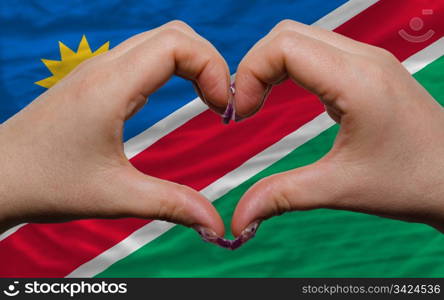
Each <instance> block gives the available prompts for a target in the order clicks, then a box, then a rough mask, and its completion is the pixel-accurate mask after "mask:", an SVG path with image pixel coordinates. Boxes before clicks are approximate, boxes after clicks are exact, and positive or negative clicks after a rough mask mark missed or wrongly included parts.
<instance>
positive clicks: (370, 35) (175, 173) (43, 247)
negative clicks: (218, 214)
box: [0, 0, 444, 277]
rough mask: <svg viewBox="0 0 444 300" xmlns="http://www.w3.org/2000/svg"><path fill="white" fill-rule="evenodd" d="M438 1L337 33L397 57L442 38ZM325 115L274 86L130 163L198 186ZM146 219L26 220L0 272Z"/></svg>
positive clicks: (61, 254)
mask: <svg viewBox="0 0 444 300" xmlns="http://www.w3.org/2000/svg"><path fill="white" fill-rule="evenodd" d="M438 2H440V1H432V0H429V1H426V0H424V1H393V0H383V1H381V2H378V3H377V4H375V5H374V6H372V7H370V8H369V9H367V10H366V11H364V12H362V13H361V14H359V15H358V16H356V17H354V18H353V19H351V20H350V21H348V22H347V23H345V24H344V25H342V26H340V27H339V28H338V29H337V30H336V31H337V32H340V33H342V34H344V35H347V36H350V37H353V38H355V39H357V40H361V41H364V42H367V43H371V44H374V45H377V46H381V47H384V48H386V49H388V50H390V51H391V52H393V53H394V54H395V55H396V56H397V57H398V58H399V59H400V60H403V59H405V58H407V57H408V56H410V55H412V54H414V53H415V52H417V51H419V50H421V49H423V48H424V47H426V46H427V45H429V44H431V43H432V42H434V41H435V40H437V39H438V38H439V37H441V36H442V35H443V29H442V28H444V20H443V19H444V18H443V12H444V4H438ZM424 8H426V9H433V10H434V14H433V15H431V16H424V18H423V19H424V20H425V24H426V26H428V27H429V28H431V29H433V30H435V31H436V33H435V35H434V36H433V37H432V38H431V39H429V40H427V41H426V42H423V43H410V42H407V41H405V40H403V39H402V38H401V37H400V36H399V35H398V33H397V32H398V30H399V29H401V28H406V30H408V24H409V21H410V19H411V18H412V17H414V16H420V15H421V12H422V9H424ZM321 112H322V106H321V105H320V104H319V102H318V101H317V99H316V97H315V96H313V95H310V94H308V93H307V92H305V91H303V90H302V89H301V88H299V87H298V86H296V85H294V84H293V83H291V82H285V83H284V84H282V85H280V86H279V87H277V88H275V89H273V92H272V94H271V95H270V98H269V99H268V101H267V104H266V106H265V107H264V108H263V110H262V111H261V112H260V113H259V114H258V115H257V116H256V117H254V118H253V119H251V120H248V121H246V122H242V123H240V124H236V125H229V126H223V125H221V124H220V120H219V118H218V117H217V116H215V115H214V114H212V113H210V112H208V111H207V112H204V113H202V114H200V115H198V116H196V117H195V118H193V119H192V120H191V121H189V122H188V123H186V124H184V125H183V126H182V127H180V128H178V129H177V130H176V131H174V132H172V133H171V134H169V135H167V136H166V137H164V138H162V139H161V140H159V141H158V142H156V143H155V144H153V145H152V146H151V147H150V148H148V149H146V150H145V151H143V152H142V153H140V154H139V155H137V156H136V157H134V158H133V159H132V160H131V161H132V163H133V164H134V165H135V166H136V167H137V168H138V169H140V170H142V171H143V172H145V173H147V174H150V175H154V176H158V177H161V178H164V179H169V180H173V181H176V182H180V183H183V184H187V185H189V186H191V187H194V188H196V189H202V188H203V187H205V186H207V185H208V184H210V183H211V182H213V181H214V180H215V179H217V178H219V177H221V176H223V175H224V174H226V173H227V172H229V171H231V170H232V169H234V168H236V167H237V166H239V165H241V164H242V163H243V162H245V161H246V160H247V159H248V158H250V157H251V156H253V155H255V154H257V153H259V152H260V151H262V150H263V149H265V148H267V147H268V146H270V145H272V144H273V143H275V142H276V141H278V140H280V139H281V138H283V137H284V136H285V135H287V134H289V133H290V132H293V131H294V130H296V129H297V128H299V127H300V126H301V125H303V124H304V123H306V122H307V121H309V120H311V119H312V118H314V117H315V116H316V115H318V114H319V113H321ZM147 222H148V221H146V220H136V219H125V220H84V221H76V222H69V223H63V224H52V225H43V224H40V225H35V224H29V225H26V226H24V227H22V228H21V229H20V230H19V231H17V232H16V233H15V234H13V235H11V236H10V237H8V238H6V239H5V240H3V241H2V242H0V266H1V269H0V276H3V277H49V276H53V277H59V276H65V275H67V274H69V273H70V272H71V271H72V270H74V269H75V268H77V267H78V266H80V265H81V264H83V263H85V262H87V261H88V260H90V259H92V258H93V257H95V256H97V255H98V254H100V253H101V252H103V251H104V250H106V249H108V248H109V247H111V246H113V245H114V244H116V243H118V242H119V241H121V240H122V239H124V238H125V237H127V236H128V235H129V234H130V233H131V232H133V231H134V230H136V229H137V228H139V227H141V226H142V225H144V224H146V223H147Z"/></svg>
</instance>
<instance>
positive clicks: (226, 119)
mask: <svg viewBox="0 0 444 300" xmlns="http://www.w3.org/2000/svg"><path fill="white" fill-rule="evenodd" d="M235 92H236V90H235V87H234V82H233V83H231V85H230V98H229V99H228V104H227V108H226V109H225V112H224V113H223V115H222V122H223V123H224V124H228V123H230V120H234V119H235V116H236V108H235V105H234V94H235Z"/></svg>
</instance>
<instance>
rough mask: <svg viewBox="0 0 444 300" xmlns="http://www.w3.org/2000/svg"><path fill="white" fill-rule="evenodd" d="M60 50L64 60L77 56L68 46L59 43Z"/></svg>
mask: <svg viewBox="0 0 444 300" xmlns="http://www.w3.org/2000/svg"><path fill="white" fill-rule="evenodd" d="M59 48H60V56H61V58H62V60H66V59H68V58H70V57H72V56H74V55H75V54H76V53H75V52H74V51H72V50H71V49H70V48H69V47H68V46H66V45H65V44H63V43H62V42H59Z"/></svg>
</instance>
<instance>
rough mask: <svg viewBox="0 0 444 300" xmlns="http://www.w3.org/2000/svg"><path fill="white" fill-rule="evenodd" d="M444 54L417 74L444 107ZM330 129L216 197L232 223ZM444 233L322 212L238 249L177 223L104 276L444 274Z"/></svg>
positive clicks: (266, 225) (272, 228)
mask: <svg viewBox="0 0 444 300" xmlns="http://www.w3.org/2000/svg"><path fill="white" fill-rule="evenodd" d="M443 70H444V57H441V58H440V59H439V60H437V61H435V62H434V63H433V64H431V65H429V66H427V67H426V68H424V69H423V70H421V71H420V72H418V73H417V74H415V78H416V79H417V80H418V81H419V82H420V83H421V84H422V85H423V86H424V87H425V88H427V90H428V91H429V92H430V93H431V94H432V95H433V96H434V97H435V99H437V100H438V101H439V102H440V103H441V104H442V105H444V81H443V80H442V74H443ZM337 131H338V126H333V127H332V128H330V129H328V130H326V131H324V132H323V133H321V134H320V135H319V136H317V137H316V138H314V139H312V140H311V141H309V142H307V143H305V144H304V145H302V146H300V147H299V148H297V149H296V150H294V151H293V152H291V153H290V154H289V155H287V156H286V157H284V158H282V159H281V160H279V161H278V162H276V163H275V164H273V165H272V166H270V167H268V168H267V169H265V170H264V171H262V172H260V173H258V174H256V175H255V176H254V177H252V178H250V179H249V180H247V181H246V182H244V183H242V184H241V185H240V186H238V187H236V188H235V189H233V190H231V191H230V192H229V193H227V194H226V195H224V196H223V197H221V198H220V199H218V200H216V201H215V202H214V204H215V206H216V207H217V209H218V211H219V212H220V214H221V216H222V218H223V219H224V220H226V224H225V226H226V228H227V229H229V228H230V221H231V215H232V213H233V210H234V208H235V206H236V203H237V202H238V200H239V199H240V197H241V196H242V194H243V193H244V192H245V191H246V190H247V189H248V188H249V187H250V186H251V185H252V184H254V183H255V182H257V181H258V180H259V179H261V178H263V177H266V176H268V175H271V174H274V173H277V172H282V171H285V170H289V169H293V168H296V167H300V166H303V165H307V164H310V163H312V162H315V161H316V160H318V159H319V158H321V157H322V156H323V155H325V153H327V152H328V150H329V149H330V148H331V145H332V144H333V141H334V138H335V136H336V133H337ZM443 251H444V235H443V234H441V233H438V232H437V231H435V230H434V229H432V228H430V227H428V226H425V225H421V224H411V223H405V222H401V221H395V220H389V219H383V218H379V217H375V216H370V215H364V214H359V213H352V212H345V211H333V210H324V209H322V210H314V211H304V212H293V213H287V214H284V215H282V216H279V217H275V218H272V219H270V220H267V221H265V222H263V223H262V225H261V227H260V228H259V231H258V233H257V236H256V238H254V239H253V240H251V241H250V242H248V243H247V244H246V245H244V246H243V247H241V248H240V249H238V250H236V251H229V250H225V249H222V248H218V247H216V246H214V245H210V244H207V243H204V242H203V241H201V240H200V238H199V236H198V235H197V234H196V233H195V232H194V231H193V230H190V229H187V228H184V227H182V226H176V227H174V228H173V229H171V230H170V231H168V232H167V233H165V234H163V235H162V236H160V237H159V238H157V239H155V240H154V241H152V242H151V243H149V244H147V245H145V246H144V247H142V248H141V249H140V250H138V251H136V252H134V253H132V254H131V255H129V256H128V257H126V258H124V259H122V260H121V261H119V262H117V263H115V264H114V265H112V266H111V267H110V268H108V269H107V270H105V271H104V272H102V273H100V274H98V277H442V276H444V255H443Z"/></svg>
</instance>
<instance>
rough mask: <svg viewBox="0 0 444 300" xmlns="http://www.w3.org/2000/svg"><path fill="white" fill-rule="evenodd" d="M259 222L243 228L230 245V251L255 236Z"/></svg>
mask: <svg viewBox="0 0 444 300" xmlns="http://www.w3.org/2000/svg"><path fill="white" fill-rule="evenodd" d="M260 222H261V221H254V222H252V223H250V225H248V226H247V227H245V229H244V230H242V232H241V234H240V235H239V236H238V237H237V238H236V239H235V240H234V241H233V242H232V243H231V250H235V249H237V248H239V247H240V246H242V245H243V244H245V243H246V242H247V241H249V240H251V239H252V238H253V237H254V236H255V235H256V232H257V229H258V227H259V225H260Z"/></svg>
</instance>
